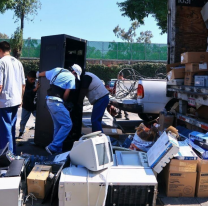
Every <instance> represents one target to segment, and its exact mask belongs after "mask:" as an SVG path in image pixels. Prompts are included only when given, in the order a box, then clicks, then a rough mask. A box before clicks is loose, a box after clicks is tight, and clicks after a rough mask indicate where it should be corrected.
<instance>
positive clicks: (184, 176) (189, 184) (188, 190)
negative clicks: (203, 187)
mask: <svg viewBox="0 0 208 206" xmlns="http://www.w3.org/2000/svg"><path fill="white" fill-rule="evenodd" d="M197 165H198V161H197V160H177V159H172V160H171V161H170V164H168V165H167V167H166V168H165V170H164V172H165V173H164V174H165V182H166V193H167V196H168V197H194V195H195V185H196V175H197V173H196V171H197Z"/></svg>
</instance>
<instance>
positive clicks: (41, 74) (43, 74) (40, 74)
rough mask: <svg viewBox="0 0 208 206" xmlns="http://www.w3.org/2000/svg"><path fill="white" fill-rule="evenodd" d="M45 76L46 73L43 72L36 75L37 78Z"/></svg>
mask: <svg viewBox="0 0 208 206" xmlns="http://www.w3.org/2000/svg"><path fill="white" fill-rule="evenodd" d="M45 75H46V72H45V71H44V72H40V73H39V75H38V77H45Z"/></svg>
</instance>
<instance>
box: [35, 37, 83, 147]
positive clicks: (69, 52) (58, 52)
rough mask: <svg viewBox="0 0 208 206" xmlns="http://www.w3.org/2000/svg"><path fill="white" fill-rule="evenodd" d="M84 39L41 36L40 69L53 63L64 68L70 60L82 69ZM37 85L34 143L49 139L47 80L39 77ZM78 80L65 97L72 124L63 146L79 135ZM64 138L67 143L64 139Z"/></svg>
mask: <svg viewBox="0 0 208 206" xmlns="http://www.w3.org/2000/svg"><path fill="white" fill-rule="evenodd" d="M86 44H87V41H86V40H83V39H80V38H76V37H72V36H68V35H65V34H61V35H54V36H45V37H42V38H41V53H40V72H42V71H48V70H51V69H54V68H56V67H62V68H65V69H68V68H69V66H72V65H73V64H78V65H79V66H80V67H81V68H82V70H83V72H82V75H81V80H82V76H83V74H84V73H85V65H86ZM39 81H40V85H41V86H40V88H39V90H38V93H37V113H36V123H35V138H34V142H35V144H37V145H41V146H47V145H48V144H50V143H51V142H52V140H53V121H52V119H51V116H50V113H49V112H48V109H47V105H46V100H45V98H46V95H47V90H48V89H49V86H50V83H49V80H47V79H46V78H45V77H41V78H39ZM79 85H80V82H79V81H78V80H77V81H76V89H75V90H71V92H70V96H69V100H68V101H71V102H72V103H73V104H74V108H73V111H72V112H71V113H70V116H71V119H72V122H73V127H72V130H71V132H70V133H69V135H68V137H67V139H66V140H65V141H66V143H64V150H70V149H71V147H72V144H73V140H77V139H78V138H79V137H80V135H81V126H82V107H80V106H79V105H78V104H77V101H78V96H79V90H80V89H79ZM67 141H68V143H67Z"/></svg>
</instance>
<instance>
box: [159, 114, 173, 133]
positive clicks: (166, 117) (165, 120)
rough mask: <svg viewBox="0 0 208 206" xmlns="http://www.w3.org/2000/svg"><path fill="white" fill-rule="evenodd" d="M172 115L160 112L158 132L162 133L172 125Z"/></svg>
mask: <svg viewBox="0 0 208 206" xmlns="http://www.w3.org/2000/svg"><path fill="white" fill-rule="evenodd" d="M173 121H174V115H173V114H165V113H163V112H160V115H159V125H160V126H159V131H161V132H163V131H164V130H165V129H167V128H168V127H169V126H172V125H173Z"/></svg>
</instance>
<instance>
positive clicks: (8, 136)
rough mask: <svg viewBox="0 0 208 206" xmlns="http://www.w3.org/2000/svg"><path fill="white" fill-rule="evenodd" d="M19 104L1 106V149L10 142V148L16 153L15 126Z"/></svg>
mask: <svg viewBox="0 0 208 206" xmlns="http://www.w3.org/2000/svg"><path fill="white" fill-rule="evenodd" d="M17 110H18V106H14V107H6V108H0V149H3V148H4V147H5V146H6V144H7V143H8V142H9V150H10V151H11V152H12V153H14V154H16V142H15V126H16V121H17Z"/></svg>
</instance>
